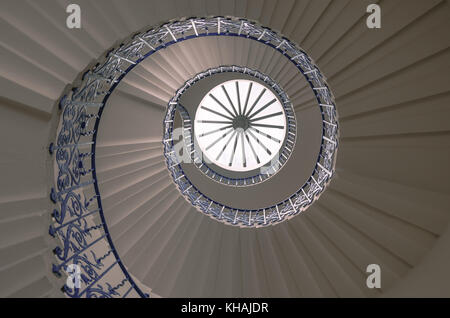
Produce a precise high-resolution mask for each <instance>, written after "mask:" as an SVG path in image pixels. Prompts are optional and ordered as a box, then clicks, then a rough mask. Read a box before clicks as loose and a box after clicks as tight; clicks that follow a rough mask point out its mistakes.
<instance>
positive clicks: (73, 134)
mask: <svg viewBox="0 0 450 318" xmlns="http://www.w3.org/2000/svg"><path fill="white" fill-rule="evenodd" d="M222 35H223V36H239V37H245V38H249V39H252V40H256V41H259V42H262V43H264V44H266V45H269V46H271V47H273V48H274V49H276V50H278V51H279V52H281V53H282V54H283V55H285V56H286V57H287V58H290V60H291V61H292V62H293V63H294V64H295V65H296V66H297V67H298V68H299V70H301V72H302V73H303V74H304V75H305V78H307V80H308V82H309V83H310V85H311V87H312V88H313V90H314V93H315V95H316V98H317V100H318V102H319V106H320V108H321V110H322V118H323V120H324V122H325V121H327V122H328V123H330V124H331V125H325V124H324V128H323V135H324V136H323V138H328V139H327V140H328V141H326V142H323V143H322V149H321V153H320V155H319V159H318V162H317V164H316V168H315V169H314V174H313V175H312V176H311V178H310V179H309V180H308V182H307V186H306V187H302V188H301V190H302V192H303V194H302V193H296V194H294V195H293V196H291V197H290V198H288V199H287V200H285V201H284V202H282V203H280V204H277V205H276V206H273V207H269V208H267V209H263V210H256V211H249V210H236V209H233V208H230V207H226V206H223V205H220V204H219V203H217V202H214V201H213V200H210V199H207V198H205V197H204V196H203V195H202V194H200V193H198V192H193V191H194V189H195V187H193V185H191V186H192V187H191V188H189V184H190V182H189V181H188V180H185V181H182V179H183V178H181V179H179V181H180V183H179V184H178V185H179V187H180V190H181V191H182V193H183V194H184V195H186V196H187V197H189V200H190V201H191V202H192V203H193V204H194V205H196V206H198V207H200V209H201V210H202V211H203V212H204V213H206V214H211V215H214V216H215V217H216V218H219V219H223V220H226V221H227V222H229V223H232V224H241V225H244V226H258V225H268V224H272V223H276V222H279V221H281V220H282V219H285V218H287V217H289V216H293V215H294V214H296V213H298V212H299V211H301V210H302V209H304V208H305V207H306V206H307V205H309V204H311V202H312V201H313V200H314V199H315V198H317V197H318V195H319V194H320V193H321V191H323V189H324V185H326V183H327V182H329V180H330V178H331V176H332V173H333V171H334V162H335V158H336V149H337V136H338V124H337V114H336V109H335V105H334V98H333V96H332V94H331V92H330V90H329V89H328V86H327V84H326V82H325V80H324V78H323V77H322V75H321V74H320V71H319V70H318V68H317V67H316V66H315V65H314V64H313V63H312V61H311V59H309V57H308V56H307V55H306V53H304V52H303V51H302V50H300V49H298V48H297V47H296V46H295V45H294V44H293V43H292V42H290V41H289V40H287V39H285V38H283V37H282V36H280V35H278V34H276V33H275V32H273V31H271V30H269V29H267V28H264V27H261V26H259V25H257V24H256V23H253V22H250V21H247V20H244V19H232V18H223V17H211V18H196V19H194V18H192V19H186V20H181V21H172V22H169V23H166V24H163V25H160V26H157V27H155V28H152V29H150V30H148V31H146V32H142V33H138V34H135V35H134V36H133V37H132V38H131V39H130V40H127V41H126V42H125V43H122V44H121V45H120V46H119V47H116V48H114V49H112V50H111V51H109V52H108V53H107V54H106V56H105V57H104V59H102V60H100V61H99V63H97V65H95V66H94V67H93V68H91V69H90V70H88V71H87V72H85V73H84V74H83V76H82V77H81V81H80V83H79V84H76V85H75V86H74V87H73V88H72V90H71V91H70V92H69V93H68V94H67V95H65V96H63V97H62V98H61V99H60V102H59V106H60V110H61V115H60V121H59V126H58V128H57V133H56V140H55V142H53V143H51V144H50V146H49V151H50V153H51V154H54V168H55V171H56V173H55V180H54V184H55V187H54V188H52V190H51V193H50V199H51V200H52V202H53V203H54V204H55V209H54V211H53V213H52V218H53V221H52V222H53V223H52V224H51V225H50V228H49V234H50V235H51V236H53V237H56V238H58V240H59V242H60V245H59V246H57V247H56V248H55V249H54V253H55V255H56V260H57V262H56V263H55V264H53V268H52V270H53V272H54V273H55V274H57V275H62V273H63V271H65V270H67V268H68V266H69V265H70V264H74V265H78V266H79V269H80V272H79V273H77V275H78V277H79V278H80V286H79V287H70V286H68V285H67V284H66V285H64V287H63V291H64V292H65V293H66V295H67V296H69V297H127V296H131V295H138V296H141V297H147V296H148V295H147V294H145V293H144V292H143V291H142V290H141V289H140V287H139V286H138V285H137V284H136V283H135V282H134V280H133V279H132V277H131V275H130V274H129V273H128V270H127V269H126V267H125V266H124V264H123V263H122V261H121V259H120V256H119V254H118V252H117V250H116V248H115V247H114V244H113V241H112V238H111V236H110V233H109V229H108V226H107V224H106V222H105V217H104V214H103V208H102V201H101V196H100V191H99V189H98V182H97V176H96V162H95V151H96V140H97V132H98V127H99V122H100V119H101V116H102V113H103V110H104V107H105V105H106V103H107V100H108V98H109V96H111V93H112V92H113V91H114V89H115V88H116V87H117V85H118V83H119V82H120V81H121V80H122V79H123V78H124V76H125V75H126V74H127V73H128V72H130V71H131V70H132V69H133V68H134V67H135V66H136V65H137V64H139V63H140V62H141V61H143V60H144V59H145V58H146V57H148V56H150V55H152V54H154V53H155V52H157V51H159V50H161V49H164V48H166V47H168V46H170V45H172V44H175V43H178V42H181V41H185V40H188V39H192V38H196V37H202V36H222ZM173 107H175V105H173V104H170V103H169V106H168V109H169V110H170V109H171V108H173ZM168 120H169V118H167V116H166V118H165V121H164V129H165V133H164V140H165V141H164V142H165V145H168V143H167V139H170V132H171V130H170V129H168V128H169V126H167V125H168ZM323 140H325V139H323ZM172 160H173V159H172V158H168V159H167V162H168V164H170V167H169V168H171V172H172V175H174V174H177V173H179V172H180V171H179V170H176V169H173V168H174V167H175V166H172V165H173V164H176V163H177V162H176V161H172ZM181 172H182V171H181ZM181 182H184V183H181ZM195 191H196V190H195ZM308 202H309V204H308ZM112 282H115V283H114V285H112Z"/></svg>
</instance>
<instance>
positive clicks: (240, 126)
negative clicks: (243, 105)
mask: <svg viewBox="0 0 450 318" xmlns="http://www.w3.org/2000/svg"><path fill="white" fill-rule="evenodd" d="M249 126H250V120H249V119H248V117H247V116H245V115H238V116H236V117H234V119H233V128H234V129H235V130H240V131H245V130H247V129H248V127H249Z"/></svg>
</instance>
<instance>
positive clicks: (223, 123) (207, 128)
mask: <svg viewBox="0 0 450 318" xmlns="http://www.w3.org/2000/svg"><path fill="white" fill-rule="evenodd" d="M194 132H195V137H196V141H197V144H198V145H199V147H200V150H201V151H202V155H203V159H205V161H206V162H210V163H213V164H215V165H217V166H219V167H221V168H223V169H225V170H227V171H231V172H233V173H234V172H249V171H253V170H256V169H258V168H262V167H263V166H265V165H266V164H270V165H271V164H272V162H276V160H277V159H278V158H279V156H280V153H281V151H280V149H281V147H282V146H283V144H284V140H285V139H286V134H287V117H286V113H285V109H284V107H283V104H282V103H281V102H280V99H279V98H278V96H277V95H276V93H275V92H274V91H273V90H272V88H271V87H270V86H265V85H263V84H262V83H261V82H258V81H253V80H247V79H234V80H229V81H226V82H223V83H221V84H219V85H217V86H215V87H214V88H213V89H211V90H210V91H209V92H207V93H206V95H205V96H204V97H203V99H202V100H201V102H200V104H199V105H198V107H197V111H196V114H195V121H194ZM258 173H259V172H258ZM258 173H255V174H258ZM234 175H235V177H236V178H238V177H239V176H238V175H237V174H235V173H234Z"/></svg>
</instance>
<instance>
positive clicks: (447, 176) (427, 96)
mask: <svg viewBox="0 0 450 318" xmlns="http://www.w3.org/2000/svg"><path fill="white" fill-rule="evenodd" d="M372 2H379V4H380V5H381V6H382V9H383V11H382V12H383V14H382V19H383V20H382V28H381V29H379V30H370V29H368V28H367V27H366V24H365V19H366V16H367V14H366V7H367V5H368V4H369V3H372ZM69 3H70V2H69V1H64V0H55V1H39V2H37V1H23V0H20V1H2V2H1V3H0V8H1V10H0V30H1V31H0V34H1V37H0V54H1V59H0V140H1V146H2V147H1V150H0V153H1V157H0V158H1V159H0V160H1V161H0V172H1V178H0V296H1V297H63V296H64V293H63V292H62V291H61V287H62V286H63V284H64V283H65V276H63V277H57V276H55V275H54V274H53V273H52V264H54V263H55V255H54V253H53V249H54V247H55V246H56V245H57V238H53V237H51V236H50V235H49V233H48V229H49V225H50V224H51V222H52V216H51V212H52V210H53V204H52V202H51V201H50V200H49V194H50V192H51V189H52V187H54V184H53V181H54V173H55V171H54V166H53V160H54V158H53V157H52V156H51V155H50V154H49V151H48V146H49V144H50V143H52V142H54V141H55V134H56V133H55V131H56V129H57V125H58V122H59V116H60V113H58V110H57V108H58V103H59V100H60V98H61V96H62V95H63V93H64V91H65V89H66V87H68V86H69V85H72V84H73V83H74V81H75V82H77V81H79V74H82V73H84V71H85V70H86V69H87V67H88V65H90V64H91V63H92V62H93V61H95V60H97V59H98V58H99V57H100V56H102V55H104V53H105V52H107V51H109V50H110V48H111V47H117V46H118V44H120V43H121V41H122V40H124V39H127V38H129V37H130V36H131V35H133V34H135V33H136V32H137V31H139V30H145V28H148V27H149V26H152V25H157V24H160V23H163V22H165V21H169V20H173V19H178V18H182V17H191V16H199V17H201V16H233V17H244V18H246V19H249V20H255V21H258V23H260V24H261V25H264V26H267V27H269V28H271V29H273V30H277V31H279V32H280V33H282V34H283V35H285V36H286V37H287V38H289V39H290V40H292V41H294V42H296V43H298V44H299V45H300V46H301V47H302V48H303V49H304V50H305V51H306V52H307V53H308V54H309V56H311V57H312V58H313V59H314V61H315V63H316V65H318V67H319V68H320V70H321V72H322V73H323V74H324V76H326V78H327V82H328V85H329V86H330V88H331V90H332V91H333V93H334V96H335V101H336V107H337V110H338V113H339V129H340V144H339V151H338V158H337V161H336V173H335V176H334V177H333V180H332V182H331V183H330V185H329V186H328V188H327V189H326V190H325V191H324V193H323V194H322V195H321V197H320V199H319V200H318V201H317V202H315V203H314V204H313V205H312V206H311V207H309V209H308V210H307V211H306V212H304V213H302V214H301V215H298V216H296V217H293V218H292V219H290V220H287V221H285V222H282V223H280V224H277V225H274V226H268V227H262V228H239V227H233V226H229V225H225V224H222V223H220V222H217V221H216V220H213V219H211V218H209V217H206V216H205V215H203V214H201V213H199V212H198V211H196V209H195V208H194V207H193V206H192V205H191V204H189V203H188V202H187V201H186V200H185V198H184V197H183V196H182V195H180V192H179V191H178V189H177V187H176V185H175V184H174V183H173V181H172V178H171V176H170V175H169V172H168V170H167V166H166V161H165V158H164V155H163V144H162V143H161V141H162V139H163V130H162V123H163V119H164V114H165V112H166V108H167V104H168V102H169V100H170V99H171V98H172V97H173V95H174V94H175V92H176V90H177V89H179V88H180V87H181V86H182V85H183V84H184V82H185V81H187V80H188V79H190V78H192V77H193V76H195V75H196V74H198V73H199V72H202V71H204V70H207V69H209V68H212V67H216V66H219V65H242V66H246V67H249V68H253V69H258V70H259V71H261V72H263V73H265V74H268V75H269V76H271V77H272V78H273V79H274V80H275V81H276V82H278V83H280V84H281V86H282V87H283V88H284V90H285V91H286V93H287V94H288V95H289V97H290V99H291V101H292V103H293V105H294V109H295V112H296V116H297V117H298V118H302V116H303V117H304V116H308V114H309V113H310V112H313V111H314V110H315V109H316V107H317V101H316V100H315V98H314V95H313V94H312V92H311V89H310V88H309V87H308V86H307V85H306V82H305V81H303V82H302V81H301V80H296V78H297V77H295V76H294V70H293V69H292V68H290V66H289V63H288V61H285V60H283V56H282V55H280V54H277V53H276V52H275V51H274V50H272V49H270V48H269V47H267V46H264V45H261V44H260V43H258V42H255V41H253V42H252V41H250V40H246V39H242V38H238V37H203V38H196V39H192V40H188V41H183V42H180V43H176V44H174V45H171V46H170V47H168V48H166V49H163V50H160V51H158V52H156V53H155V54H153V55H151V56H150V57H148V58H147V59H145V60H144V61H143V62H141V63H140V64H139V65H137V66H136V67H135V68H134V69H133V70H132V71H131V72H130V73H128V74H127V75H126V76H125V78H124V79H123V80H122V81H121V82H120V84H119V85H118V87H117V89H115V90H114V92H113V93H112V94H111V96H110V97H109V99H108V102H107V106H106V107H105V111H104V112H103V115H102V119H101V121H100V125H99V127H98V135H97V144H96V174H97V178H98V187H99V190H100V193H101V197H102V205H103V212H104V215H105V220H106V223H107V225H108V228H109V232H110V235H111V239H112V241H113V242H114V246H115V248H116V250H117V253H118V254H119V255H120V258H121V260H122V263H123V265H124V266H125V268H126V269H127V271H128V272H129V274H130V275H131V276H132V277H133V279H134V280H135V282H136V283H137V284H138V286H139V287H140V288H141V289H142V291H143V292H145V293H149V294H150V296H162V297H380V296H381V297H383V296H387V297H389V296H419V295H424V296H447V297H448V296H450V287H449V286H447V285H446V283H445V282H446V281H448V279H446V278H448V274H447V273H446V269H447V268H448V265H450V252H449V249H448V247H449V245H450V231H449V228H448V223H449V221H450V211H449V207H450V168H449V164H448V161H449V158H450V138H449V135H450V107H449V104H450V87H449V83H450V72H449V71H450V69H449V67H450V50H449V47H450V37H448V29H449V26H450V3H449V2H448V1H445V0H428V1H418V0H417V1H406V0H404V1H403V0H402V1H398V0H381V1H352V0H345V1H328V0H320V1H316V0H314V1H313V0H298V1H294V0H289V1H287V0H286V1H285V0H283V1H280V0H279V1H276V0H253V1H251V0H239V1H238V0H236V1H228V0H224V1H218V0H208V1H202V0H195V1H194V0H190V1H185V0H177V1H176V0H166V1H130V2H124V1H87V0H79V1H78V2H77V3H78V4H79V5H80V7H81V10H82V28H81V29H79V30H77V29H73V30H71V29H68V28H66V26H65V20H66V17H67V13H66V12H65V8H66V6H67V5H68V4H69ZM373 263H375V264H379V265H380V266H381V268H382V288H381V289H368V288H367V286H366V277H367V273H366V267H367V265H368V264H373ZM121 275H122V274H121V273H120V271H118V272H117V273H115V274H114V275H111V278H110V279H111V281H110V282H111V284H112V285H117V284H119V283H120V282H121V280H122V278H123V276H121ZM126 296H128V297H136V296H139V295H138V293H137V292H136V291H135V290H131V292H130V293H128V294H127V295H126Z"/></svg>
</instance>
